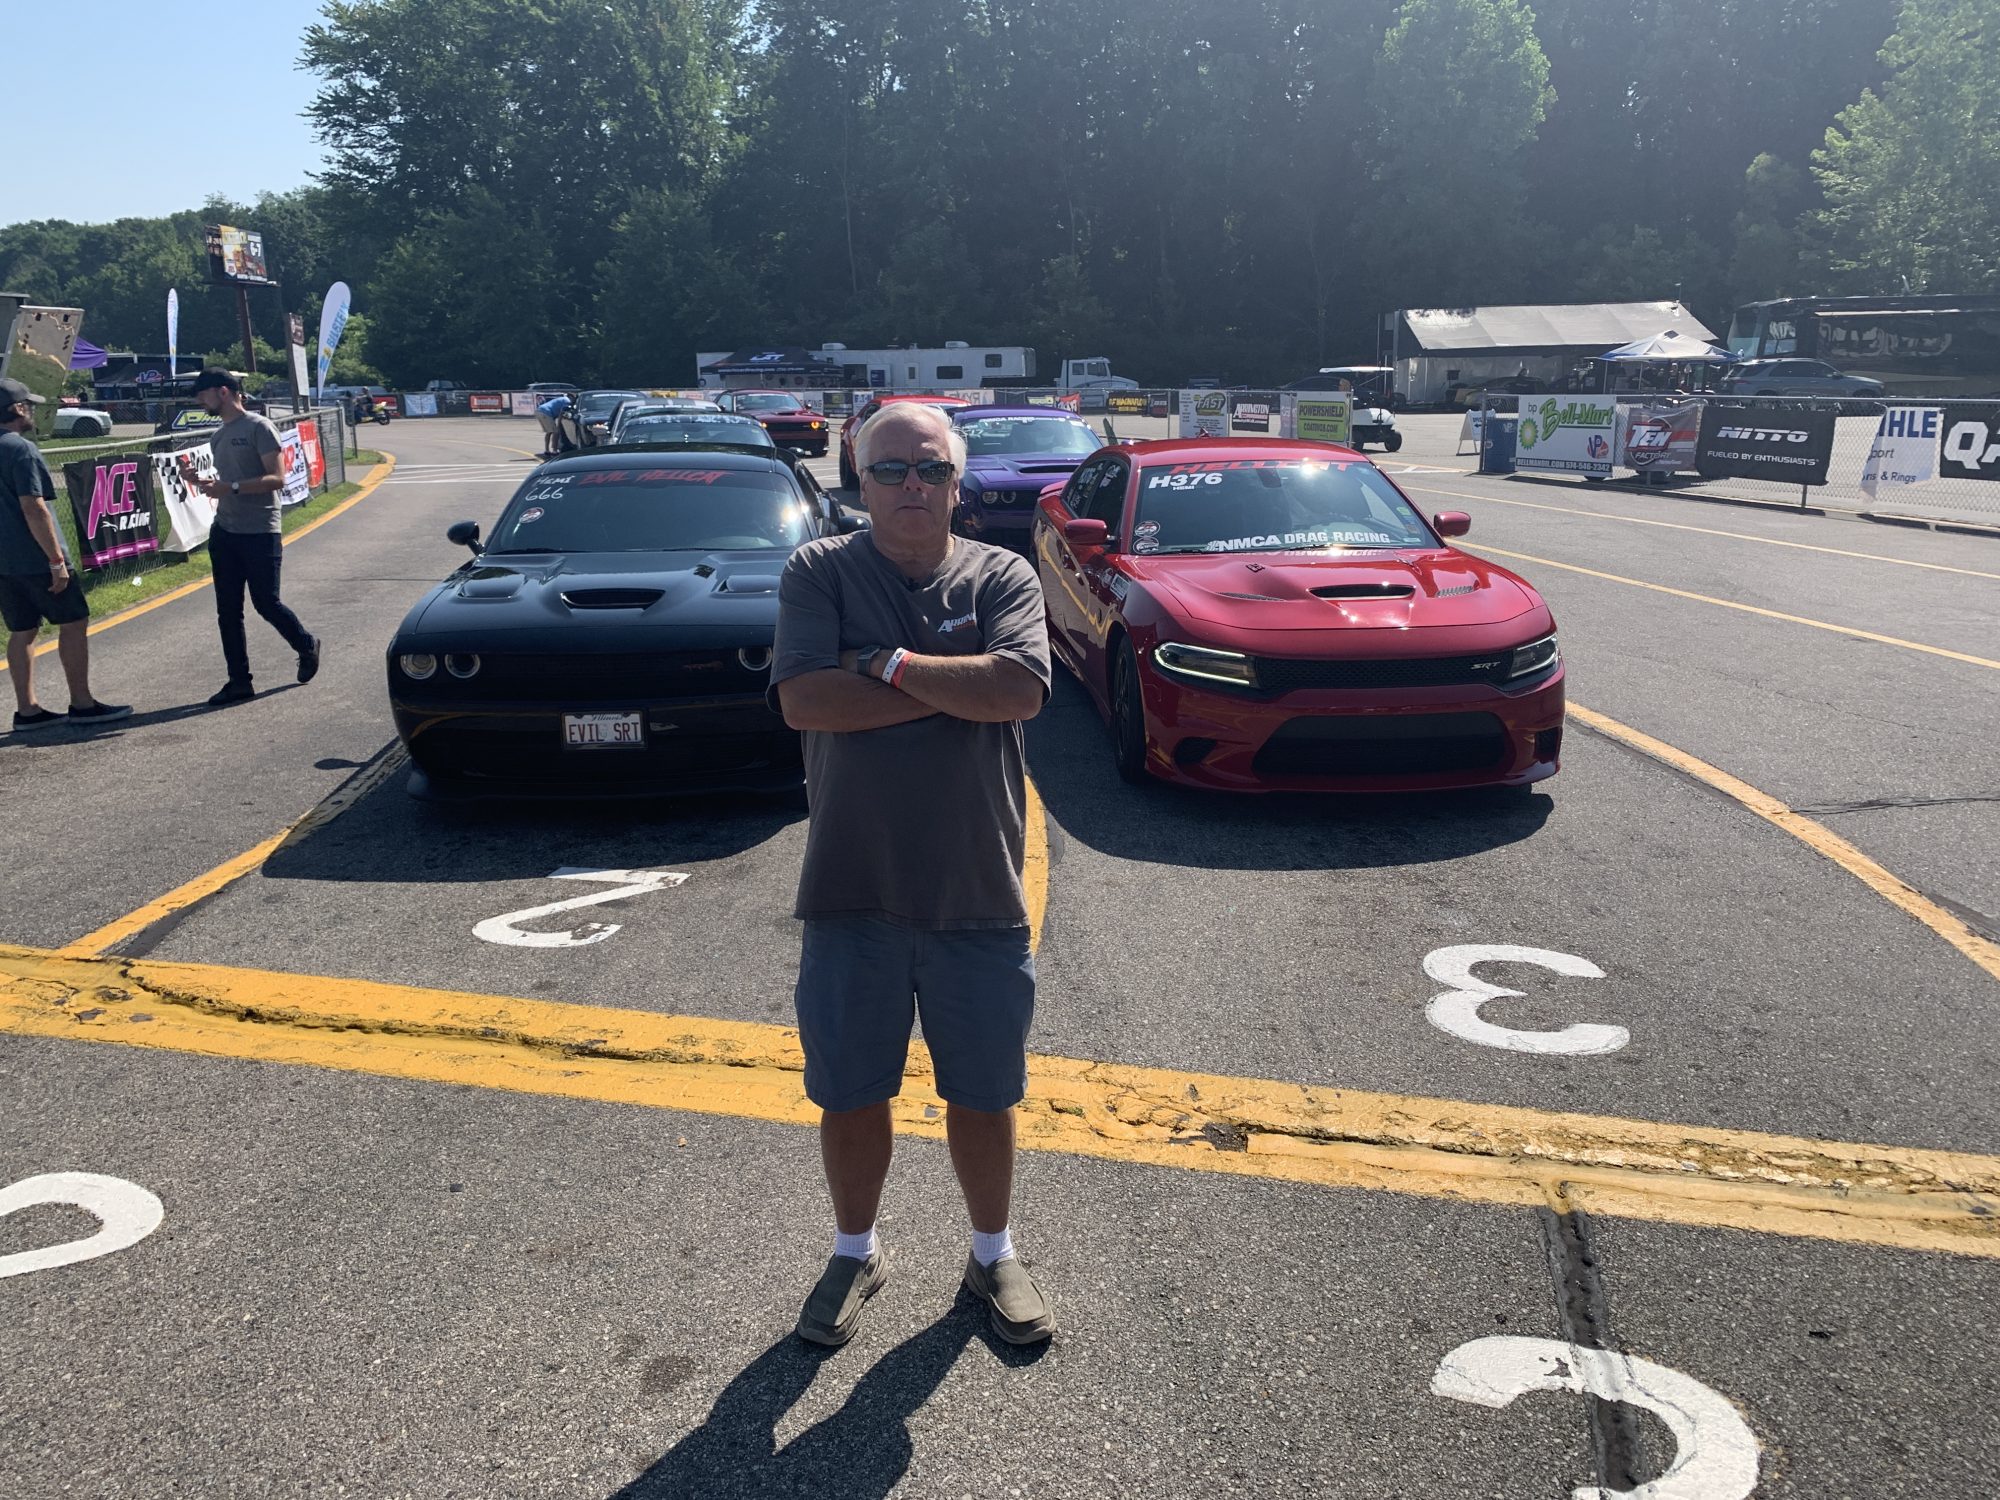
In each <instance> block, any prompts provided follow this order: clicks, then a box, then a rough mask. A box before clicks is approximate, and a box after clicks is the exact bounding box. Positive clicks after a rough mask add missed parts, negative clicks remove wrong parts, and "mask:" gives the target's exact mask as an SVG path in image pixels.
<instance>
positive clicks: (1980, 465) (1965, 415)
mask: <svg viewBox="0 0 2000 1500" xmlns="http://www.w3.org/2000/svg"><path fill="white" fill-rule="evenodd" d="M1941 426H1942V427H1943V441H1942V442H1941V443H1940V444H1939V453H1938V477H1939V478H1941V479H2000V401H1962V402H1959V403H1958V404H1956V405H1954V406H1953V407H1952V408H1951V410H1950V412H1949V413H1948V414H1947V415H1946V416H1945V418H1944V419H1943V422H1942V423H1941Z"/></svg>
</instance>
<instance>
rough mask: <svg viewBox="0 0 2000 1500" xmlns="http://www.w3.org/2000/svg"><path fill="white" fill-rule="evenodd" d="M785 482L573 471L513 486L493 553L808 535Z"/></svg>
mask: <svg viewBox="0 0 2000 1500" xmlns="http://www.w3.org/2000/svg"><path fill="white" fill-rule="evenodd" d="M810 517H811V512H810V511H809V510H808V508H807V504H806V501H805V498H804V496H803V495H801V494H800V492H799V490H798V489H797V487H796V486H794V485H793V483H792V481H791V479H790V477H789V476H788V475H784V474H776V473H772V472H769V471H768V470H761V469H708V468H697V467H694V466H692V465H690V466H688V467H685V468H671V469H663V468H640V467H638V466H636V465H635V466H633V467H631V468H625V469H580V470H578V469H572V470H570V471H569V472H567V473H562V474H546V475H538V476H536V477H535V478H533V479H530V480H529V481H528V482H527V483H526V484H525V485H523V486H522V487H521V491H520V493H519V494H517V495H516V496H515V497H514V498H513V500H511V501H510V502H509V503H508V506H507V511H506V514H505V515H503V516H501V518H500V524H499V525H498V526H497V527H495V528H494V532H493V544H492V546H490V547H489V548H487V553H488V555H489V556H490V555H492V554H493V553H497V552H669V551H675V550H684V549H685V550H696V551H702V552H715V551H728V550H739V549H746V548H758V547H782V548H784V549H786V550H787V551H789V550H790V549H791V548H793V547H797V546H799V545H800V544H801V543H803V542H806V541H808V540H810V539H811V537H812V523H811V518H810Z"/></svg>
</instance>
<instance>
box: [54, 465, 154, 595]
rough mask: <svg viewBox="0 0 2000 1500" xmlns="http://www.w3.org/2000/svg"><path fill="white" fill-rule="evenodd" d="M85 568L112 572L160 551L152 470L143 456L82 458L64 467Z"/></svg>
mask: <svg viewBox="0 0 2000 1500" xmlns="http://www.w3.org/2000/svg"><path fill="white" fill-rule="evenodd" d="M63 485H64V487H65V488H66V489H67V490H68V491H69V508H70V511H71V513H72V514H73V515H74V516H75V517H76V536H77V541H78V542H79V543H80V544H81V546H80V547H79V549H78V550H79V551H80V552H81V553H82V558H81V561H82V563H83V566H84V567H86V568H108V567H110V566H111V565H112V564H113V563H116V562H123V561H124V560H125V559H126V558H128V557H143V556H144V555H145V554H147V553H148V552H158V551H159V550H160V537H159V533H158V531H157V530H156V529H155V527H154V524H153V517H154V515H155V514H156V509H157V508H156V506H155V504H154V499H153V472H152V467H151V465H150V464H148V462H147V461H146V459H145V458H144V457H143V456H138V455H135V456H132V457H127V458H118V457H111V456H106V457H104V458H80V459H78V460H77V461H76V462H75V463H71V464H64V465H63Z"/></svg>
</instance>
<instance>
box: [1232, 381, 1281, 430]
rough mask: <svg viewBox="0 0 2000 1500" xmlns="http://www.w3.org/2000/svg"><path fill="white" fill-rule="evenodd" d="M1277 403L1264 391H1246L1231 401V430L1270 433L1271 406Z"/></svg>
mask: <svg viewBox="0 0 2000 1500" xmlns="http://www.w3.org/2000/svg"><path fill="white" fill-rule="evenodd" d="M1276 404H1277V403H1276V402H1275V401H1273V400H1272V399H1271V397H1270V396H1269V395H1267V394H1265V393H1264V392H1263V391H1245V392H1244V393H1243V394H1242V395H1239V396H1238V397H1237V398H1236V399H1235V400H1234V401H1232V402H1230V403H1229V430H1230V431H1231V432H1261V433H1267V434H1268V433H1269V432H1270V430H1271V408H1272V407H1273V406H1275V405H1276Z"/></svg>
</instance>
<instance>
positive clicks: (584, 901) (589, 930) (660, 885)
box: [472, 865, 687, 948]
mask: <svg viewBox="0 0 2000 1500" xmlns="http://www.w3.org/2000/svg"><path fill="white" fill-rule="evenodd" d="M549 879H551V880H598V881H609V882H610V883H611V884H612V885H614V886H616V887H617V889H616V890H610V891H593V892H592V893H591V894H590V895H588V896H573V897H571V898H570V899H569V900H567V901H551V902H550V903H549V904H548V905H546V906H530V907H528V908H527V909H526V910H525V911H510V912H505V913H503V914H502V915H500V916H497V917H488V918H487V919H486V920H485V921H484V922H481V923H480V924H479V925H478V926H477V927H475V928H473V929H472V933H473V936H474V937H482V938H485V939H486V941H487V942H489V943H505V944H506V945H507V946H508V947H510V948H582V947H585V946H586V945H588V944H590V943H601V942H603V941H604V940H605V939H606V938H608V937H610V936H611V935H612V934H613V933H614V932H616V931H618V930H619V927H620V925H621V924H619V923H617V922H585V923H584V924H583V925H582V926H580V927H574V928H569V929H566V930H563V931H559V932H527V931H524V930H523V929H522V928H521V927H519V926H518V925H516V924H518V923H521V922H533V921H535V920H536V919H538V918H541V917H553V916H556V915H558V914H560V913H562V912H566V911H579V910H581V909H582V908H584V907H586V906H602V905H604V904H605V903H606V902H607V901H623V900H624V899H625V898H626V897H627V896H643V895H645V894H646V893H647V892H649V891H665V890H671V889H673V887H675V886H677V885H679V884H681V883H682V882H683V881H685V880H686V879H687V876H685V875H678V874H675V873H674V872H673V871H672V870H593V869H580V868H577V867H574V866H571V865H564V866H563V867H562V868H561V869H560V870H555V871H552V872H550V875H549Z"/></svg>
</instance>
